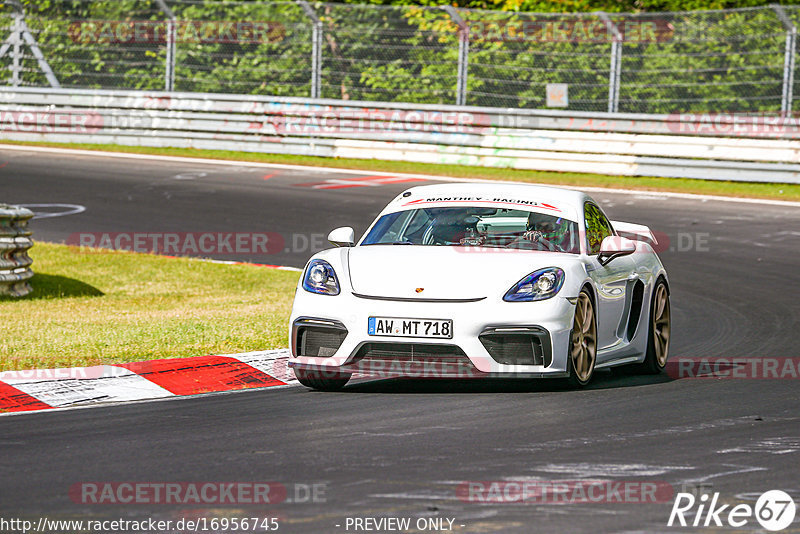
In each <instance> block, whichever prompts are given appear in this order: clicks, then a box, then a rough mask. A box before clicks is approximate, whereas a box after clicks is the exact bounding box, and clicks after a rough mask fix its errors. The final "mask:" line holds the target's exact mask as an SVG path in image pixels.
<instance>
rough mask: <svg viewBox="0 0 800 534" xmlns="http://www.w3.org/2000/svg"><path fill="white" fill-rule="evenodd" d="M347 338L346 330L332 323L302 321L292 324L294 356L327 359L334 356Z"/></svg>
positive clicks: (338, 324)
mask: <svg viewBox="0 0 800 534" xmlns="http://www.w3.org/2000/svg"><path fill="white" fill-rule="evenodd" d="M346 337H347V329H346V328H345V327H344V325H342V324H341V323H337V322H334V321H316V320H310V319H303V320H298V321H295V324H294V338H295V341H294V347H295V355H296V356H314V357H329V356H333V355H334V354H336V351H337V350H339V347H341V346H342V343H344V339H345V338H346Z"/></svg>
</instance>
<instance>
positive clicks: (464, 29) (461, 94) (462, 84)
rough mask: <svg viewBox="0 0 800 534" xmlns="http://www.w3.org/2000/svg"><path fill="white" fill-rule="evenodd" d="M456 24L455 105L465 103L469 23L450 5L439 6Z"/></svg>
mask: <svg viewBox="0 0 800 534" xmlns="http://www.w3.org/2000/svg"><path fill="white" fill-rule="evenodd" d="M441 7H442V9H443V10H444V11H446V12H447V14H448V15H450V18H451V19H452V20H453V22H455V23H456V24H458V72H457V78H456V80H457V81H456V105H457V106H466V105H467V74H468V71H469V25H467V23H466V22H465V21H464V19H463V18H461V15H459V14H458V11H456V9H455V8H454V7H453V6H451V5H444V6H441Z"/></svg>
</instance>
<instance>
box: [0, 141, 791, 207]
mask: <svg viewBox="0 0 800 534" xmlns="http://www.w3.org/2000/svg"><path fill="white" fill-rule="evenodd" d="M3 149H8V150H20V151H30V152H49V153H53V154H65V155H73V156H93V157H109V158H124V159H139V160H150V161H166V162H172V163H188V164H197V163H201V164H207V165H238V166H245V167H256V168H264V169H284V170H295V171H306V172H324V173H329V174H363V173H365V172H368V173H378V174H385V175H386V176H396V177H403V178H421V179H423V180H433V181H440V182H478V183H497V182H510V183H520V182H519V181H516V182H515V181H514V180H482V179H479V178H453V177H449V176H437V175H433V174H409V173H395V172H383V171H376V170H375V169H371V170H370V169H340V168H334V167H316V166H313V165H288V164H284V163H261V162H254V161H240V160H232V159H231V160H222V159H210V158H189V157H180V156H158V155H150V154H133V153H126V152H104V151H100V150H82V149H72V148H54V147H42V146H24V145H6V144H2V143H0V150H3ZM479 168H480V167H476V169H479ZM554 174H555V173H554ZM525 183H532V182H525ZM542 185H551V186H552V185H553V184H542ZM558 187H563V188H565V189H576V190H580V191H586V192H591V193H616V194H622V195H652V196H659V197H662V198H681V199H689V200H714V201H719V202H744V203H748V204H766V205H771V206H785V207H793V208H800V202H792V201H788V200H770V199H762V198H745V197H726V196H718V195H701V194H694V193H674V192H669V191H647V190H636V189H616V188H606V187H590V186H585V187H584V186H568V185H560V186H558Z"/></svg>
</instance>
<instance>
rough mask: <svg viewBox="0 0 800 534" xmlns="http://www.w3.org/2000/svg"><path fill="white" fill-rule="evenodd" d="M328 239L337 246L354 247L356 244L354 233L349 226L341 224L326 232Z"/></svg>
mask: <svg viewBox="0 0 800 534" xmlns="http://www.w3.org/2000/svg"><path fill="white" fill-rule="evenodd" d="M328 241H330V242H331V244H333V245H336V246H337V247H354V246H355V244H356V233H355V231H354V230H353V229H352V228H350V227H349V226H342V227H341V228H337V229H336V230H333V231H331V233H329V234H328Z"/></svg>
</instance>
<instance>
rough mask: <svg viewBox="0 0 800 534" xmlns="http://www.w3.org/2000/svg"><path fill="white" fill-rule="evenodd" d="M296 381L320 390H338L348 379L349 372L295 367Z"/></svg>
mask: <svg viewBox="0 0 800 534" xmlns="http://www.w3.org/2000/svg"><path fill="white" fill-rule="evenodd" d="M294 374H295V376H296V377H297V381H298V382H300V383H301V384H303V385H304V386H305V387H307V388H311V389H318V390H320V391H338V390H340V389H342V388H343V387H344V386H345V384H347V381H348V380H350V376H352V375H351V374H350V373H337V372H335V371H309V370H306V369H295V370H294Z"/></svg>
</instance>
